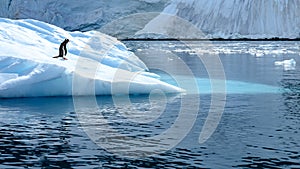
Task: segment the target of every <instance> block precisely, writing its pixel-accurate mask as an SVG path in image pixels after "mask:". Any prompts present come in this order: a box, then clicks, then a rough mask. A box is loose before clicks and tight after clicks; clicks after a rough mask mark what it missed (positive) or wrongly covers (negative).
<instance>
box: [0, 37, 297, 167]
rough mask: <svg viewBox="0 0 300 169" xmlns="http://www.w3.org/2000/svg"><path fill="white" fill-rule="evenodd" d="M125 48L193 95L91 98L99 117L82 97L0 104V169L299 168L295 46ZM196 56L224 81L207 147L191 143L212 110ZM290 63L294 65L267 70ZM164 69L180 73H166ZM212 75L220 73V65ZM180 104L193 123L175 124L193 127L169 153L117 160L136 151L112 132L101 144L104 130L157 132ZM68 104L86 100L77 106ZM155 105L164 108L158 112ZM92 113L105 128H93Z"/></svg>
mask: <svg viewBox="0 0 300 169" xmlns="http://www.w3.org/2000/svg"><path fill="white" fill-rule="evenodd" d="M126 45H127V46H128V48H129V49H130V50H132V51H133V52H135V53H136V55H138V56H139V57H140V58H141V59H142V60H143V61H144V62H145V63H146V64H147V65H148V66H149V67H150V68H151V70H150V71H152V72H156V73H158V74H159V75H160V76H161V79H162V80H164V81H166V82H168V83H172V84H177V85H178V82H176V79H178V77H184V78H185V79H186V80H185V81H184V82H185V83H186V84H188V83H190V82H191V81H190V80H191V79H192V80H195V81H196V82H197V85H199V92H190V93H189V92H188V94H186V95H165V96H164V97H161V96H158V97H156V96H154V95H150V96H149V95H132V96H130V104H116V100H115V98H113V97H111V96H101V97H97V98H96V100H95V101H96V103H97V106H98V109H97V111H93V109H92V108H90V103H91V102H89V99H90V98H84V97H83V98H78V100H76V99H75V100H73V98H71V97H53V98H20V99H1V100H0V168H13V169H15V168H300V55H299V52H300V48H299V46H300V43H299V42H279V41H274V42H271V41H270V42H213V43H209V44H208V43H207V42H188V43H185V42H175V41H167V42H166V41H165V42H158V41H152V42H142V41H130V42H126ZM199 54H203V56H204V57H207V58H213V55H214V56H217V57H218V58H219V59H220V60H219V61H220V62H221V63H222V66H223V68H224V69H222V71H224V73H225V75H226V98H225V99H223V100H222V101H224V102H225V107H224V111H223V112H222V116H221V118H220V120H219V121H218V123H217V126H216V129H215V130H214V132H213V133H212V135H211V136H210V137H209V138H208V139H207V140H206V141H205V142H199V136H200V135H201V132H202V128H203V126H204V125H205V121H206V119H207V118H208V115H209V112H210V111H209V110H210V109H215V107H213V106H212V105H211V100H212V98H213V97H212V93H211V91H212V89H211V88H210V87H209V85H210V81H209V78H210V76H209V70H207V67H205V66H206V63H203V60H201V57H199V56H198V55H199ZM178 59H179V60H182V61H183V62H182V63H184V65H186V66H188V67H189V68H190V70H191V72H192V75H193V76H192V77H190V76H187V75H186V72H182V71H180V70H181V68H182V67H181V66H183V65H181V64H179V62H175V61H176V60H178ZM290 59H294V60H295V62H296V63H297V64H296V65H294V66H293V65H289V64H287V65H285V66H284V65H277V66H276V65H275V62H276V61H283V60H290ZM208 60H209V59H208ZM174 62H175V63H174ZM154 67H156V69H155V68H154ZM157 67H160V69H157ZM152 68H153V69H152ZM169 69H174V70H178V71H177V73H175V74H170V73H168V72H167V70H169ZM211 69H214V70H215V71H219V70H220V67H217V66H216V67H213V68H211ZM175 72H176V71H175ZM207 85H208V86H207ZM187 90H188V91H190V90H191V91H194V90H193V89H191V88H188V89H187ZM120 97H122V96H120ZM149 98H151V99H150V100H151V101H149ZM183 98H186V99H187V103H186V104H185V105H183V106H184V108H183V109H184V110H186V111H187V112H191V114H192V111H193V110H195V109H196V110H197V109H199V110H198V112H197V114H196V116H192V115H191V116H190V118H191V119H192V118H194V120H195V121H193V120H190V119H187V120H186V122H185V123H184V124H183V125H181V126H182V127H183V128H184V127H186V126H189V125H191V124H190V122H194V123H193V124H192V125H191V126H192V127H191V128H190V130H188V132H186V131H184V130H181V128H180V127H179V128H178V130H175V131H176V132H175V133H174V135H176V134H178V135H179V134H183V135H184V138H183V139H182V140H181V141H180V142H179V143H178V144H174V146H172V147H171V148H170V150H167V151H163V152H160V153H155V154H152V155H151V156H148V155H147V154H146V155H144V156H130V157H128V156H126V155H125V156H123V155H122V154H124V153H125V154H126V152H131V151H134V148H132V146H133V147H134V145H135V142H134V143H133V142H131V141H129V142H130V143H132V144H128V145H127V144H125V143H126V140H125V139H123V140H119V145H117V146H116V147H114V148H107V146H108V145H109V146H112V143H111V142H110V139H112V140H113V139H114V138H117V136H118V135H113V136H111V135H110V136H111V137H112V138H105V137H106V136H107V133H108V132H111V130H108V129H107V128H105V127H106V125H108V126H111V128H113V129H114V131H117V132H118V133H122V134H123V135H126V136H128V138H131V139H132V140H135V139H143V138H147V137H154V136H159V135H161V134H162V133H163V132H164V131H167V130H168V129H169V128H172V127H173V126H174V124H175V121H176V119H178V118H179V117H180V115H179V110H181V106H182V105H180V103H181V100H182V99H183ZM74 101H75V102H76V101H79V102H81V103H85V104H81V106H80V107H79V109H80V110H79V109H77V108H78V107H77V108H76V104H74ZM197 103H200V104H199V106H196V105H197ZM82 105H83V106H82ZM162 105H163V107H164V108H165V109H162V110H161V107H162ZM77 106H78V104H77ZM85 106H86V107H85ZM77 111H81V112H83V113H82V114H80V113H78V112H77ZM151 113H152V114H151ZM156 113H158V114H156ZM132 114H134V116H131V115H132ZM100 116H103V117H104V119H105V120H107V122H106V124H104V123H101V124H94V123H96V122H98V121H96V120H95V119H96V118H98V117H100ZM83 117H87V119H88V120H87V121H83V120H82V118H83ZM126 117H127V118H126ZM144 117H147V118H144ZM186 117H187V118H189V114H188V115H187V116H186ZM130 118H135V119H134V120H132V119H130ZM142 120H144V121H142ZM87 123H88V124H87ZM86 126H88V127H86ZM175 128H176V127H175ZM85 131H87V132H85ZM182 132H185V133H182ZM92 134H95V135H92ZM101 136H102V137H101ZM113 137H114V138H113ZM93 138H98V140H95V139H93ZM101 139H102V140H101ZM103 140H104V141H103ZM114 143H117V142H114ZM146 145H147V144H146V143H145V144H144V145H143V144H137V143H136V146H141V147H142V150H143V149H145V151H146V150H148V149H147V148H150V150H154V149H156V148H157V147H159V146H161V147H163V145H162V144H161V143H160V142H155V143H153V144H151V145H152V146H153V147H147V146H146ZM118 146H119V147H118ZM126 146H128V147H131V148H128V147H126ZM143 146H144V147H143ZM124 150H125V151H124Z"/></svg>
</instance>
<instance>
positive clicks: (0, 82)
mask: <svg viewBox="0 0 300 169" xmlns="http://www.w3.org/2000/svg"><path fill="white" fill-rule="evenodd" d="M0 27H1V29H0V38H1V41H0V98H7V97H37V96H70V95H89V94H96V95H107V94H123V93H125V94H147V93H150V92H151V91H152V90H154V89H159V90H162V91H164V92H167V93H173V92H175V93H176V92H182V91H183V90H182V89H180V88H178V87H175V86H172V85H170V84H167V83H165V82H162V81H160V80H158V79H157V75H155V74H152V73H150V72H148V71H147V70H148V68H147V67H146V65H145V64H144V63H143V62H142V61H141V60H140V59H139V58H138V57H137V56H135V55H134V54H133V53H132V52H129V51H128V50H127V48H126V46H125V45H124V44H122V43H121V42H119V41H118V40H117V39H115V38H113V37H110V36H108V35H105V34H101V33H99V32H95V31H90V32H85V33H81V32H68V31H65V30H63V29H61V28H58V27H56V26H53V25H50V24H46V23H44V22H40V21H36V20H30V19H28V20H10V19H1V18H0ZM64 38H68V39H70V43H69V44H68V46H67V47H68V51H69V53H68V55H67V58H68V60H61V59H54V58H52V57H53V56H56V55H57V54H58V47H59V44H60V42H62V41H63V40H64ZM74 77H77V80H80V81H77V82H74V81H73V79H74ZM74 85H80V87H84V88H82V89H79V88H76V89H77V90H76V91H73V90H72V89H74ZM124 86H125V87H127V88H124ZM75 87H76V86H75ZM112 87H114V90H113V91H112ZM91 88H92V89H93V91H94V92H95V93H91V90H90V89H91ZM119 88H121V89H122V90H121V89H119ZM123 89H124V90H123Z"/></svg>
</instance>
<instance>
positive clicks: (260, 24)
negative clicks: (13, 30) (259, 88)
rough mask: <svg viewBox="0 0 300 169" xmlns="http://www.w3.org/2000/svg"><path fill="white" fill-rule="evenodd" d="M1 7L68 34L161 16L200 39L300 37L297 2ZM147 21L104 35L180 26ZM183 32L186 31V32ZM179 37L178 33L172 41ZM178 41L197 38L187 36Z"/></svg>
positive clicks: (131, 1) (158, 0)
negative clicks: (190, 29)
mask: <svg viewBox="0 0 300 169" xmlns="http://www.w3.org/2000/svg"><path fill="white" fill-rule="evenodd" d="M0 6H1V9H0V17H8V18H13V19H18V18H33V19H38V20H42V21H45V22H48V23H51V24H55V25H57V26H59V27H62V28H64V29H67V30H81V31H86V30H93V29H98V28H101V27H102V26H103V25H106V24H107V23H110V22H112V21H114V20H116V19H119V18H121V17H126V16H127V15H130V14H137V13H145V12H159V13H161V12H162V13H164V14H170V15H175V16H178V17H180V18H183V19H184V20H186V21H188V22H190V23H192V24H193V25H195V26H196V27H197V28H198V29H199V30H200V31H201V32H203V33H204V35H205V37H200V38H225V39H236V38H251V39H265V38H291V39H294V38H300V1H299V0H127V1H124V0H112V1H106V0H103V1H94V0H86V1H79V0H73V1H59V0H43V1H29V0H2V1H1V2H0ZM144 16H145V15H144ZM147 16H148V17H142V18H139V17H137V18H135V19H129V20H126V21H123V22H120V23H119V24H114V26H112V27H108V28H109V29H112V30H109V29H103V31H105V32H106V33H110V34H111V35H113V36H117V37H119V38H128V37H129V38H130V37H132V36H134V35H135V32H136V31H137V30H139V29H143V28H144V26H145V25H147V26H146V27H149V26H151V24H152V27H153V24H154V26H157V24H158V23H159V24H160V25H161V24H168V27H165V28H166V29H168V28H172V27H174V26H177V27H181V25H172V24H170V23H169V22H164V20H163V19H161V16H158V17H157V18H155V19H154V20H152V19H153V18H154V17H156V16H157V15H151V14H149V15H147ZM151 20H152V21H151ZM119 21H122V20H119ZM149 21H150V22H149ZM157 21H158V22H157ZM116 27H117V28H116ZM182 29H183V31H185V30H184V29H186V27H185V26H182ZM179 37H181V35H180V34H179V35H178V34H177V35H176V37H174V38H179ZM183 38H199V36H198V34H196V35H195V34H193V33H192V32H191V33H190V34H186V35H184V36H183Z"/></svg>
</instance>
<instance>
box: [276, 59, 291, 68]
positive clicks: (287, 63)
mask: <svg viewBox="0 0 300 169" xmlns="http://www.w3.org/2000/svg"><path fill="white" fill-rule="evenodd" d="M274 64H275V65H276V66H283V69H284V70H295V69H296V61H295V59H287V60H283V61H275V62H274Z"/></svg>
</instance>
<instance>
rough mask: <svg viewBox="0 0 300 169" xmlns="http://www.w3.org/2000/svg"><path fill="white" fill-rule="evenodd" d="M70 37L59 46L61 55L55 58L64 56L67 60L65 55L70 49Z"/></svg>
mask: <svg viewBox="0 0 300 169" xmlns="http://www.w3.org/2000/svg"><path fill="white" fill-rule="evenodd" d="M69 41H70V40H69V39H65V40H64V41H63V42H62V43H61V44H60V46H59V55H58V56H54V57H53V58H59V57H62V58H63V59H64V60H67V58H65V57H64V56H66V55H67V53H68V51H67V43H68V42H69Z"/></svg>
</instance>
